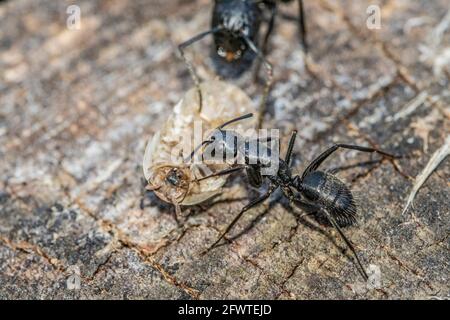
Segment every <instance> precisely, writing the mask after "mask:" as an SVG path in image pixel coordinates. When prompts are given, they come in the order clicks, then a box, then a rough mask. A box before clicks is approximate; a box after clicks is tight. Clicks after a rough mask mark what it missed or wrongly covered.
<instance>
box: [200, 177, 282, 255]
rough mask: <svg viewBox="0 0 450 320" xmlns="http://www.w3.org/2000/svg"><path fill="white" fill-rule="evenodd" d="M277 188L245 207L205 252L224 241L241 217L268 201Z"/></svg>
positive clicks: (272, 187) (271, 187) (271, 189)
mask: <svg viewBox="0 0 450 320" xmlns="http://www.w3.org/2000/svg"><path fill="white" fill-rule="evenodd" d="M275 189H276V187H275V186H273V185H271V186H270V187H269V190H267V192H266V193H265V194H263V195H262V196H260V197H259V198H256V199H254V200H252V201H251V202H250V203H249V204H247V205H246V206H245V207H243V208H242V210H241V211H240V212H239V213H238V214H237V216H236V217H235V218H234V219H233V221H231V223H230V224H229V225H228V227H227V228H226V229H225V231H224V232H222V234H221V235H220V237H219V238H218V239H217V240H216V241H215V242H214V243H213V244H212V245H211V246H210V247H209V248H208V249H207V250H206V251H205V252H204V253H206V252H208V251H210V250H211V249H213V248H214V247H216V246H217V244H218V243H219V242H220V240H222V239H223V237H224V236H225V235H226V234H227V233H228V231H230V230H231V228H233V226H234V225H235V224H236V222H238V220H239V219H240V217H241V216H242V215H243V214H244V212H246V211H247V210H249V209H250V208H252V207H254V206H257V205H258V204H260V203H262V202H264V200H266V199H267V198H269V196H270V195H271V194H272V193H273V192H274V191H275Z"/></svg>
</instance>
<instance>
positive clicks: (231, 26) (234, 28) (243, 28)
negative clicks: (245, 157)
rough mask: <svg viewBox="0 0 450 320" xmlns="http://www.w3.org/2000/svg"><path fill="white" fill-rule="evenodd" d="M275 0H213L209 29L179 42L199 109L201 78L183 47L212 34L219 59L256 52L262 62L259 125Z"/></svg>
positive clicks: (269, 68) (303, 38)
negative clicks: (265, 21) (263, 28)
mask: <svg viewBox="0 0 450 320" xmlns="http://www.w3.org/2000/svg"><path fill="white" fill-rule="evenodd" d="M290 1H292V0H282V2H290ZM277 2H278V1H275V0H215V1H214V8H213V12H212V20H211V29H210V30H208V31H205V32H202V33H200V34H198V35H196V36H194V37H192V38H191V39H189V40H187V41H185V42H183V43H181V44H180V45H179V46H178V50H179V52H180V55H181V57H182V58H183V60H184V62H185V63H186V65H187V67H188V69H189V72H190V74H191V77H192V79H193V80H194V83H195V86H196V88H197V92H198V97H199V109H200V110H201V108H202V93H201V90H200V81H199V79H198V76H197V74H196V73H195V71H194V68H193V66H192V65H191V63H190V62H189V60H188V59H187V58H186V56H185V55H184V49H185V48H186V47H188V46H189V45H191V44H193V43H194V42H196V41H199V40H201V39H202V38H204V37H205V36H207V35H210V34H212V36H213V38H214V45H215V50H214V51H215V53H216V57H217V58H218V59H219V60H220V61H224V62H225V63H227V64H230V63H234V64H236V63H237V62H239V61H242V60H245V59H244V57H245V56H250V54H251V57H252V60H253V57H254V55H255V54H256V56H257V57H258V58H259V59H260V60H261V61H262V62H263V64H264V66H265V68H266V72H267V81H266V85H265V87H264V92H263V98H262V101H261V109H260V115H259V119H258V123H259V127H261V122H262V117H263V114H264V109H265V103H266V100H267V96H268V94H269V90H270V86H271V85H272V78H273V74H272V65H271V63H270V62H269V61H268V60H267V59H266V58H265V54H266V51H267V43H268V40H269V38H270V35H271V33H272V30H273V27H274V22H275V16H276V13H277ZM298 7H299V17H298V22H299V29H300V33H301V41H302V45H303V49H304V51H305V52H306V50H307V43H306V28H305V21H304V20H305V19H304V14H303V1H302V0H298ZM265 10H269V11H270V19H269V22H268V26H267V30H266V33H265V35H264V39H263V42H262V46H261V49H259V48H258V45H257V43H258V34H259V29H260V26H261V22H262V20H263V16H264V13H265ZM249 49H250V50H249ZM248 51H250V52H248ZM256 69H257V70H256V71H258V69H259V64H258V67H257V68H256Z"/></svg>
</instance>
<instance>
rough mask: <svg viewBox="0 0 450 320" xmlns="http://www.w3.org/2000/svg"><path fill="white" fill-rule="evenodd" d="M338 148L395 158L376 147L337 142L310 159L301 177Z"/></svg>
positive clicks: (314, 168)
mask: <svg viewBox="0 0 450 320" xmlns="http://www.w3.org/2000/svg"><path fill="white" fill-rule="evenodd" d="M339 148H343V149H350V150H358V151H362V152H369V153H372V152H376V153H379V154H380V155H382V156H385V157H388V158H396V156H395V155H393V154H390V153H387V152H384V151H382V150H379V149H376V148H370V147H363V146H356V145H351V144H343V143H339V144H335V145H333V146H332V147H330V148H328V149H327V150H325V151H324V152H322V153H321V154H320V155H319V156H318V157H317V158H315V159H314V160H313V161H311V163H310V164H309V165H308V167H306V169H305V171H304V172H303V174H302V178H304V177H305V176H306V175H307V174H308V173H310V172H312V171H315V170H316V169H317V168H318V167H319V166H320V164H321V163H322V162H323V161H324V160H325V159H326V158H328V157H329V156H330V155H331V154H332V153H333V152H335V151H336V150H337V149H339Z"/></svg>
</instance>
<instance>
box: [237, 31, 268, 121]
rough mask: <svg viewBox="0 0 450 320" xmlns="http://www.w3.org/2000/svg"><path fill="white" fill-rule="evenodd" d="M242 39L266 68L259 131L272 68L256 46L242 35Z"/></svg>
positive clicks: (264, 110) (259, 115)
mask: <svg viewBox="0 0 450 320" xmlns="http://www.w3.org/2000/svg"><path fill="white" fill-rule="evenodd" d="M243 38H244V40H245V42H246V43H247V45H248V46H249V48H250V49H251V50H252V51H253V52H254V53H256V55H257V56H258V58H259V59H261V61H262V62H263V63H264V67H265V68H266V72H267V80H266V85H265V87H264V91H263V97H262V100H261V104H260V106H259V114H258V129H261V127H262V121H263V118H264V114H265V112H266V103H267V97H268V96H269V90H270V87H271V86H272V81H273V68H272V64H270V62H269V61H267V59H266V58H265V57H264V55H263V53H262V52H261V51H260V50H259V49H258V48H257V47H256V45H255V44H254V43H253V41H252V40H251V39H250V38H249V37H248V36H246V35H243Z"/></svg>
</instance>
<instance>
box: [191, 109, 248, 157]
mask: <svg viewBox="0 0 450 320" xmlns="http://www.w3.org/2000/svg"><path fill="white" fill-rule="evenodd" d="M251 117H253V113H247V114H244V115H243V116H239V117H237V118H234V119H231V120H229V121H227V122H225V123H223V124H221V125H220V126H218V127H217V128H216V129H215V130H222V129H223V128H224V127H226V126H228V125H230V124H232V123H234V122H238V121H241V120H245V119H248V118H251ZM213 141H214V140H213V139H211V140H205V141H203V142H202V143H200V144H199V145H198V146H197V147H196V148H195V149H194V151H192V153H191V154H190V155H189V156H188V157H186V158H185V159H184V162H189V161H190V160H192V158H193V157H194V155H195V153H196V152H197V151H198V150H199V149H200V148H201V147H203V146H204V145H205V144H208V143H211V142H213Z"/></svg>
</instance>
